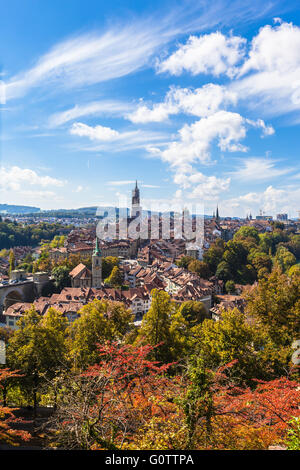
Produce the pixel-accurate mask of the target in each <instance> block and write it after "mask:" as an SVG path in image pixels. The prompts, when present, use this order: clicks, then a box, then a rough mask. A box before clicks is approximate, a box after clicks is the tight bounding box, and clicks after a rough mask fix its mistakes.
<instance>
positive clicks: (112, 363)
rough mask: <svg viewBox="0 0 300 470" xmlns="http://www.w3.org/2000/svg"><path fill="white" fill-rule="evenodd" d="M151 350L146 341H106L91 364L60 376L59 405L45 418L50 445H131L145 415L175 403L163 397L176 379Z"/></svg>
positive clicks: (161, 411) (109, 447)
mask: <svg viewBox="0 0 300 470" xmlns="http://www.w3.org/2000/svg"><path fill="white" fill-rule="evenodd" d="M152 350H153V348H152V347H150V346H147V345H145V346H141V345H138V346H132V345H120V344H119V343H118V342H112V343H111V342H107V343H105V344H103V345H99V346H98V348H97V359H96V361H97V364H96V365H93V366H91V367H89V369H88V370H87V371H86V372H85V373H83V374H79V375H71V376H70V377H69V378H64V379H63V382H62V384H61V388H62V393H61V394H60V399H59V402H58V408H57V411H56V413H55V415H54V416H53V417H52V418H51V421H50V423H49V425H50V426H51V428H52V429H53V430H54V431H55V432H54V435H53V440H54V443H55V446H59V447H60V446H61V447H63V448H64V449H85V450H92V449H94V450H96V449H99V450H117V449H124V448H126V447H127V448H130V443H131V442H132V441H133V440H134V438H135V435H136V433H138V432H139V431H140V430H141V429H143V427H144V425H145V424H146V423H147V422H148V421H149V420H151V419H152V418H153V417H163V418H165V417H166V416H168V415H170V413H171V412H172V410H173V409H174V408H175V406H174V404H172V402H171V401H168V398H169V396H170V395H171V393H172V391H173V389H174V388H175V386H176V383H175V384H173V382H172V381H171V380H170V379H169V378H167V377H165V376H164V375H165V372H166V371H167V369H168V367H169V366H168V365H163V366H159V365H158V364H157V363H156V362H153V361H150V360H149V359H148V357H149V356H151V352H152ZM172 395H173V396H174V393H173V394H172Z"/></svg>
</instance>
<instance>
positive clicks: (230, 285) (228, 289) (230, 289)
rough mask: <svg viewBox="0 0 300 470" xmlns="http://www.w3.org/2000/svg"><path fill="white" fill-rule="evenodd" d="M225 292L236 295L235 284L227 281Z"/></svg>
mask: <svg viewBox="0 0 300 470" xmlns="http://www.w3.org/2000/svg"><path fill="white" fill-rule="evenodd" d="M225 290H226V292H227V293H228V294H235V292H236V290H235V283H234V282H233V281H227V282H226V284H225Z"/></svg>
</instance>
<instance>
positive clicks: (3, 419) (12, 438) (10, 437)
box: [0, 369, 31, 445]
mask: <svg viewBox="0 0 300 470" xmlns="http://www.w3.org/2000/svg"><path fill="white" fill-rule="evenodd" d="M19 376H20V374H18V372H17V371H16V372H15V371H10V370H9V369H1V370H0V387H1V388H3V385H2V384H1V382H3V381H4V380H6V379H8V378H11V377H19ZM13 411H14V409H13V408H8V407H4V406H1V405H0V442H1V441H4V442H7V443H9V444H13V445H16V439H17V438H19V439H22V440H24V441H28V440H29V439H30V437H31V436H30V434H29V433H28V432H26V431H21V430H15V429H12V428H11V426H12V425H14V424H15V423H18V422H20V421H21V420H20V419H18V418H16V417H15V416H14V414H13Z"/></svg>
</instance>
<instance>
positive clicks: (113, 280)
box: [104, 266, 123, 288]
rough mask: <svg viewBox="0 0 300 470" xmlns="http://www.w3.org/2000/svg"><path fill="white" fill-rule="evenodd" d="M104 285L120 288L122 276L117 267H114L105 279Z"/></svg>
mask: <svg viewBox="0 0 300 470" xmlns="http://www.w3.org/2000/svg"><path fill="white" fill-rule="evenodd" d="M104 282H105V284H108V285H110V286H112V287H116V288H120V287H121V285H122V283H123V275H122V273H121V271H120V269H119V268H118V266H115V267H114V268H113V270H112V272H111V274H110V276H109V277H108V278H107V279H105V281H104Z"/></svg>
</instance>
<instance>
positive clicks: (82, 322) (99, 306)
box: [69, 300, 133, 367]
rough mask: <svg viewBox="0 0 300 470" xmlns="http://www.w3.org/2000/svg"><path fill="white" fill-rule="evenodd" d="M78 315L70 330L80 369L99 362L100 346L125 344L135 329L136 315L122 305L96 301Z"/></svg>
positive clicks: (75, 356) (72, 348)
mask: <svg viewBox="0 0 300 470" xmlns="http://www.w3.org/2000/svg"><path fill="white" fill-rule="evenodd" d="M78 313H79V318H77V320H75V322H74V323H73V324H72V325H71V326H70V340H69V349H70V353H71V357H72V358H74V360H75V363H76V365H78V366H80V367H86V366H88V365H90V364H94V363H95V362H96V361H97V358H98V354H97V344H103V343H104V342H105V341H122V340H123V339H124V335H126V333H128V332H130V330H131V329H132V326H133V315H132V313H131V311H130V310H128V309H126V308H125V306H124V305H123V304H122V303H121V302H110V301H100V300H94V301H93V302H90V303H89V304H87V305H85V306H84V307H82V308H81V309H80V310H79V312H78Z"/></svg>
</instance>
